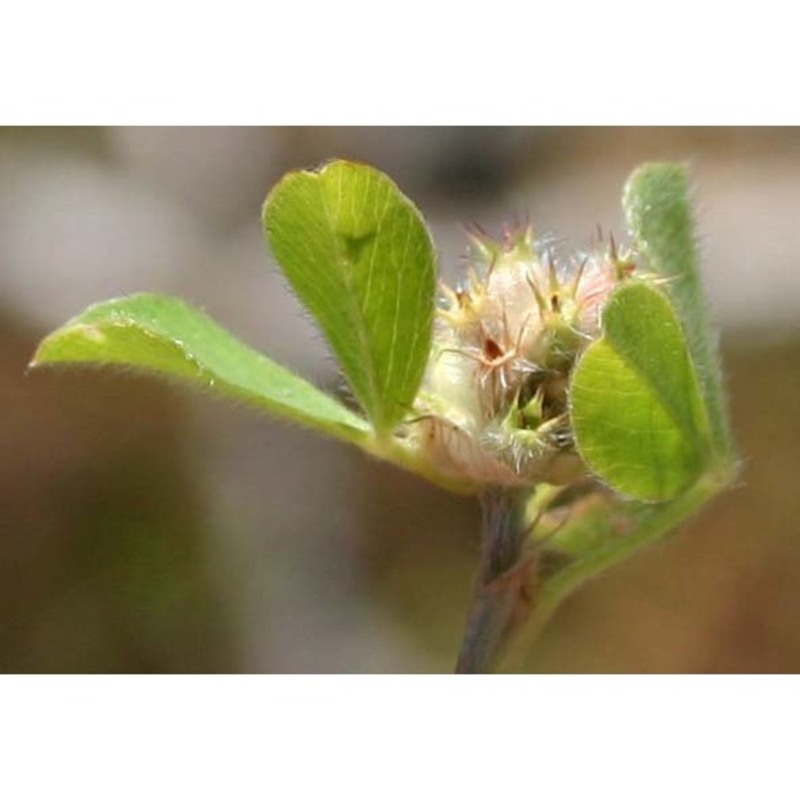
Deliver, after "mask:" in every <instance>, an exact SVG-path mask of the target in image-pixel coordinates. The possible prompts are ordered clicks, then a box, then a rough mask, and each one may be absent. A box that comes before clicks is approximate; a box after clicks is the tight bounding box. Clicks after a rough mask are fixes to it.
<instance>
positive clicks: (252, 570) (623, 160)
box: [0, 128, 800, 672]
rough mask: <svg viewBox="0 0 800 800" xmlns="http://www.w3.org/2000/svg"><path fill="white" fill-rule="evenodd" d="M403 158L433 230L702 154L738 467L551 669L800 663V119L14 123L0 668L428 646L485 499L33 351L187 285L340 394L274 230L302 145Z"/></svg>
mask: <svg viewBox="0 0 800 800" xmlns="http://www.w3.org/2000/svg"><path fill="white" fill-rule="evenodd" d="M332 157H345V158H355V159H358V160H362V161H366V162H369V163H371V164H374V165H375V166H377V167H379V168H380V169H382V170H384V171H385V172H387V173H388V174H389V175H390V176H391V177H393V178H394V180H396V181H397V183H398V184H399V185H400V187H401V189H402V190H403V191H404V192H406V193H407V194H408V195H409V196H410V197H411V198H412V199H413V200H414V201H415V202H416V203H417V205H418V206H419V207H420V208H421V209H422V211H423V213H424V215H425V216H426V218H427V219H428V221H429V222H430V224H431V227H432V229H433V233H434V237H435V239H436V242H437V245H438V248H439V251H440V254H441V269H442V272H443V274H444V276H445V277H446V278H448V279H451V280H452V279H454V278H456V277H457V276H458V274H459V271H460V270H461V269H462V259H461V256H462V254H463V253H464V250H465V244H466V240H465V237H464V235H463V233H462V228H461V223H466V222H479V223H481V224H482V225H483V226H484V227H485V228H487V229H488V230H490V231H494V232H498V231H499V228H500V226H501V224H502V223H503V222H504V221H506V220H510V219H512V218H513V217H514V215H515V214H520V213H523V214H524V213H525V212H530V214H531V217H532V219H533V221H534V223H535V225H536V226H537V230H538V231H539V232H540V233H551V232H552V233H557V234H559V235H561V236H563V237H565V238H566V239H567V240H568V241H569V242H571V243H572V244H574V245H575V246H581V245H585V244H587V243H588V242H589V241H590V239H591V236H592V234H593V232H594V231H595V230H596V227H597V225H598V224H600V225H602V227H603V229H604V230H611V231H614V232H616V234H617V238H618V239H623V238H624V235H623V234H624V228H623V223H622V215H621V211H620V204H619V198H620V191H621V188H622V185H623V183H624V181H625V179H626V177H627V175H628V173H629V172H630V171H631V170H632V169H633V168H634V167H635V166H636V165H637V164H639V163H640V162H642V161H644V160H654V159H679V160H686V161H688V162H689V163H690V165H691V168H692V174H693V179H694V181H695V184H696V200H697V208H698V219H699V231H700V237H701V241H700V243H701V248H702V253H703V268H704V277H705V280H706V286H707V292H708V295H709V298H710V303H711V307H712V312H713V316H714V319H715V320H716V322H717V324H718V326H719V328H720V332H721V346H722V351H723V359H724V362H725V367H726V372H727V379H728V385H729V390H730V400H731V409H732V415H733V420H734V428H735V431H736V435H737V438H738V443H739V447H740V450H741V453H742V456H743V471H742V480H741V485H740V486H739V487H738V488H737V489H736V490H734V491H731V492H729V493H728V494H726V495H725V496H723V497H721V498H719V499H718V500H717V501H716V502H715V503H714V504H713V505H712V506H711V507H710V508H708V509H706V510H705V511H704V512H703V513H702V514H701V515H699V516H698V517H697V518H696V519H695V520H693V521H692V522H691V523H690V524H688V525H687V526H685V528H684V529H683V530H682V531H681V532H680V533H679V534H677V535H674V536H672V537H671V538H670V539H668V540H667V541H666V542H664V543H662V544H661V545H658V546H656V547H654V548H652V549H650V550H649V551H647V552H645V553H642V554H639V555H637V556H636V557H634V558H633V559H632V560H630V561H628V562H627V563H626V564H623V565H621V566H619V567H617V568H615V569H614V570H612V571H610V572H608V573H607V574H605V575H604V576H602V577H601V578H600V579H598V580H596V581H595V582H593V583H591V584H590V585H588V586H586V587H585V588H584V589H582V590H581V591H579V592H578V593H576V594H575V595H574V596H573V597H572V598H571V599H570V600H569V601H568V602H567V603H566V604H565V605H564V606H563V607H562V609H561V610H560V611H559V613H558V614H557V616H556V618H555V619H554V620H553V622H552V623H551V625H550V627H549V629H548V631H547V633H546V634H545V636H544V638H543V639H542V640H541V642H540V643H539V644H538V645H537V646H536V648H535V649H534V650H533V651H532V653H531V658H530V662H529V665H528V666H529V669H530V670H531V671H540V672H797V671H800V603H799V602H798V599H797V596H798V588H799V587H800V490H798V488H797V487H796V486H795V484H794V481H795V480H796V479H797V477H798V475H800V421H798V409H799V408H800V130H798V129H769V128H759V129H749V128H733V129H731V128H725V129H714V128H688V129H680V128H667V129H664V128H622V129H615V128H576V129H572V128H570V129H558V128H542V129H538V128H503V129H491V128H430V129H429V128H389V129H382V128H358V129H347V128H330V129H328V128H302V129H295V128H277V129H264V128H119V129H102V128H91V129H80V128H69V129H58V128H42V129H13V128H6V129H0V444H2V451H3V458H2V461H0V670H2V671H3V672H439V671H450V670H451V669H452V666H453V662H454V658H455V654H456V650H457V647H458V643H459V639H460V635H461V627H462V624H463V621H464V614H465V609H466V603H467V600H468V597H469V594H470V589H471V583H472V579H473V571H474V569H475V565H476V559H477V554H478V522H479V518H478V509H477V504H476V503H475V502H474V501H471V500H469V499H464V498H458V497H451V496H449V495H447V494H445V493H444V492H442V491H440V490H437V489H435V488H433V487H431V486H428V485H427V484H425V483H424V482H422V481H421V480H419V479H416V478H414V477H412V476H410V475H406V474H404V473H402V472H400V471H398V470H396V469H394V468H391V467H388V466H384V465H382V464H379V463H376V462H373V461H370V460H367V459H366V458H365V457H364V456H362V455H361V454H360V453H358V452H356V451H355V450H352V451H351V450H349V449H348V448H347V447H345V446H344V445H341V444H338V443H335V442H328V441H326V440H323V439H320V438H318V437H317V436H315V435H313V434H311V433H308V432H306V431H303V430H300V429H295V428H291V427H289V426H286V425H282V424H280V423H276V422H274V421H272V420H270V419H268V418H264V417H261V416H259V415H257V414H256V413H254V412H253V411H251V410H248V409H245V408H237V407H232V406H230V405H227V404H225V403H224V402H222V401H219V400H216V399H214V398H211V397H206V396H198V395H195V394H192V393H190V392H185V391H182V390H181V389H180V388H176V387H174V386H168V385H165V384H162V383H161V382H159V381H157V380H153V379H149V378H146V377H142V376H134V375H129V374H120V373H111V372H105V371H101V370H91V371H41V372H36V373H26V365H27V363H28V361H29V360H30V357H31V355H32V353H33V351H34V349H35V346H36V343H37V341H38V340H39V339H40V338H41V337H42V336H43V335H44V334H45V333H47V332H48V331H49V330H51V329H53V328H54V327H57V326H59V325H60V324H62V323H63V322H64V321H66V320H67V319H68V318H69V317H71V316H73V315H75V314H77V313H78V312H80V311H82V310H83V309H84V308H85V307H86V306H87V305H89V304H90V303H93V302H96V301H98V300H103V299H107V298H109V297H113V296H117V295H121V294H125V293H129V292H134V291H154V292H163V293H170V294H178V295H181V296H183V297H185V298H187V299H188V300H190V301H191V302H193V303H194V304H196V305H198V306H201V307H203V308H204V309H205V310H206V311H207V312H208V313H209V314H211V315H212V316H213V317H214V318H216V319H217V320H218V321H219V322H221V323H222V324H224V325H225V326H227V327H228V328H230V329H231V330H232V331H233V332H234V333H236V334H237V335H238V336H239V338H241V339H243V340H244V341H246V342H247V343H249V344H251V345H253V346H256V347H259V348H261V349H263V350H265V351H266V352H268V353H269V354H270V355H271V356H273V357H274V358H275V359H276V360H278V361H280V362H282V363H283V364H286V365H288V366H291V367H292V368H294V369H295V370H296V371H298V372H300V373H301V374H303V375H304V376H306V377H307V378H309V379H311V380H312V381H313V382H315V383H316V384H317V385H320V386H322V387H325V388H327V389H329V390H331V391H336V390H337V388H338V387H339V386H340V379H339V376H338V374H337V370H336V366H335V364H334V362H333V360H332V358H331V357H330V355H329V353H328V350H327V349H326V346H325V343H324V342H323V341H322V340H321V338H320V337H319V335H318V334H317V333H316V332H315V330H314V328H313V326H312V325H311V323H310V320H309V319H308V317H307V315H306V314H305V313H304V312H303V311H302V309H301V308H300V306H299V304H298V303H297V301H296V300H295V299H294V297H293V296H292V295H291V294H290V293H289V292H288V291H287V288H286V286H285V284H284V282H283V280H282V278H281V276H280V274H279V273H278V271H277V269H276V267H275V264H274V262H273V261H272V259H271V257H270V255H269V253H268V251H267V248H266V245H265V243H264V240H263V236H262V232H261V228H260V221H259V217H260V207H261V203H262V202H263V199H264V197H265V196H266V193H267V191H268V190H269V188H270V187H271V186H272V185H273V184H274V183H275V182H276V181H277V180H278V179H279V178H280V177H281V175H282V174H283V173H284V172H285V171H286V170H288V169H293V168H298V167H304V166H315V165H316V164H318V163H319V162H320V161H323V160H326V159H329V158H332Z"/></svg>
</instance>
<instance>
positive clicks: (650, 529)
mask: <svg viewBox="0 0 800 800" xmlns="http://www.w3.org/2000/svg"><path fill="white" fill-rule="evenodd" d="M732 476H733V468H725V467H721V468H720V469H719V470H718V471H714V472H711V473H710V474H708V475H707V476H706V477H705V478H704V479H702V480H701V481H699V482H698V483H697V484H696V485H695V486H694V487H692V488H691V489H690V490H689V491H687V492H685V493H684V494H682V495H681V496H679V497H677V498H675V499H674V500H672V501H670V502H669V503H664V504H660V505H657V506H653V507H652V508H648V509H647V510H646V511H645V512H644V515H643V517H642V519H641V520H640V522H639V525H638V526H637V527H636V528H635V529H634V530H633V531H631V532H630V533H629V534H627V535H626V536H624V537H621V538H618V539H613V540H609V541H607V542H605V543H604V544H602V545H600V546H598V547H596V548H593V549H592V550H590V551H589V552H587V553H586V554H585V555H583V556H581V557H580V558H578V559H576V560H575V561H573V562H572V563H570V564H568V565H567V566H565V567H563V568H562V569H560V570H558V571H557V572H555V573H554V574H553V575H552V576H550V577H549V578H548V579H547V580H545V581H544V582H543V583H542V584H541V586H539V587H538V589H537V592H536V598H535V602H534V603H533V604H532V609H531V613H530V614H529V615H528V616H527V618H526V619H525V621H524V625H521V626H520V630H518V631H516V632H515V637H514V643H513V647H510V648H509V649H508V652H507V654H506V655H505V657H504V659H503V668H504V669H508V670H516V669H517V668H518V667H519V666H520V665H521V664H522V662H523V660H524V657H525V655H526V654H527V653H528V652H529V650H530V647H531V645H532V643H533V642H534V641H535V640H536V638H537V637H538V635H539V634H540V633H541V632H542V629H543V628H544V626H545V625H546V624H547V622H548V621H549V620H550V618H551V617H552V615H553V613H554V612H555V610H556V609H557V608H558V606H559V605H560V604H561V602H562V601H563V600H564V599H565V598H566V597H567V596H568V595H570V594H571V593H572V592H573V591H575V589H577V588H578V587H579V586H581V585H582V584H583V583H585V582H586V581H587V580H589V579H590V578H592V577H594V576H595V575H598V574H599V573H601V572H604V571H605V570H606V569H608V568H609V567H612V566H614V565H615V564H618V563H619V562H621V561H623V560H625V559H626V558H627V557H628V556H630V555H631V554H632V553H634V552H635V551H637V550H640V549H642V548H643V547H645V546H646V545H649V544H653V543H654V542H657V541H658V540H660V539H663V538H664V537H665V536H666V535H667V534H668V533H670V532H671V531H672V530H673V529H674V528H675V527H676V526H678V525H680V524H681V523H683V522H685V521H686V520H687V519H688V518H689V517H690V516H691V515H692V514H694V513H695V512H696V511H697V510H698V509H699V508H700V507H702V506H703V505H704V504H705V503H707V502H708V501H709V500H710V499H711V498H712V497H713V496H714V495H716V494H717V493H718V492H719V491H721V490H722V489H723V488H725V487H726V486H728V485H729V484H730V482H731V480H732Z"/></svg>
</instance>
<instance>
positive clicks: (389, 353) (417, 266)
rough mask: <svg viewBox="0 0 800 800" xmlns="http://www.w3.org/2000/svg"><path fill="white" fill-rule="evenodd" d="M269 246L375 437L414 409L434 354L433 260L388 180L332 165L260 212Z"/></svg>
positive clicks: (280, 191)
mask: <svg viewBox="0 0 800 800" xmlns="http://www.w3.org/2000/svg"><path fill="white" fill-rule="evenodd" d="M263 220H264V227H265V230H266V235H267V239H268V241H269V244H270V246H271V248H272V251H273V253H274V255H275V258H276V259H277V260H278V263H279V264H280V266H281V268H282V269H283V271H284V272H285V273H286V276H287V278H288V280H289V282H290V284H291V286H292V288H293V289H294V290H295V292H297V294H298V296H299V297H300V299H301V300H302V301H303V303H304V304H305V306H306V307H307V308H308V309H309V310H310V311H311V313H312V314H313V315H314V317H315V318H316V320H317V322H318V323H319V325H320V327H321V328H322V331H323V333H324V334H325V336H326V338H327V339H328V341H329V343H330V345H331V347H332V348H333V350H334V352H335V353H336V356H337V357H338V359H339V363H340V365H341V367H342V370H343V372H344V374H345V376H346V377H347V379H348V381H349V382H350V385H351V387H352V389H353V392H354V394H355V395H356V397H357V398H358V400H359V402H360V403H361V405H362V407H363V408H364V410H365V411H366V413H367V415H368V417H369V418H370V420H371V421H372V423H373V425H374V427H375V429H376V431H377V432H378V433H381V434H385V433H388V432H390V431H391V430H392V428H393V427H394V426H395V424H396V423H397V422H399V421H400V419H401V418H402V417H403V416H404V414H405V413H406V412H407V410H408V409H409V408H410V407H411V405H412V403H413V400H414V397H415V395H416V393H417V389H418V388H419V384H420V381H421V380H422V374H423V371H424V369H425V365H426V362H427V358H428V352H429V350H430V343H431V333H432V324H433V312H434V292H435V283H436V263H435V262H436V257H435V252H434V249H433V244H432V242H431V238H430V235H429V234H428V230H427V228H426V227H425V223H424V221H423V219H422V217H421V215H420V213H419V212H418V211H417V209H416V208H415V207H414V206H413V205H412V203H411V202H410V201H409V200H408V199H407V198H406V197H405V196H404V195H403V194H402V193H401V192H400V191H399V189H398V188H397V187H396V186H395V184H394V183H393V182H392V181H391V180H389V179H388V178H387V177H386V176H385V175H383V174H382V173H380V172H378V171H377V170H375V169H373V168H372V167H368V166H365V165H361V164H353V163H349V162H346V161H334V162H331V163H329V164H327V165H326V166H324V167H323V168H322V169H321V170H319V171H318V172H294V173H290V174H289V175H287V176H286V177H284V178H283V180H281V181H280V183H278V185H277V186H276V187H275V188H274V189H273V190H272V192H271V193H270V195H269V197H268V198H267V201H266V203H265V205H264V213H263Z"/></svg>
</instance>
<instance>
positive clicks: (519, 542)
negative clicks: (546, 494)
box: [456, 487, 533, 673]
mask: <svg viewBox="0 0 800 800" xmlns="http://www.w3.org/2000/svg"><path fill="white" fill-rule="evenodd" d="M529 495H530V490H529V489H524V490H521V489H507V488H498V487H493V488H490V489H487V490H486V491H484V492H483V494H482V495H481V498H480V500H481V508H482V511H483V525H482V532H481V536H482V541H481V562H480V573H479V577H478V581H477V584H476V586H475V592H474V595H473V600H472V605H471V607H470V610H469V613H468V616H467V624H466V629H465V631H464V639H463V642H462V645H461V653H460V654H459V657H458V663H457V664H456V672H457V673H476V672H489V671H490V670H491V669H492V667H493V665H494V664H495V662H496V661H497V659H498V658H499V656H500V653H501V650H502V648H503V646H504V645H505V643H506V641H507V639H508V637H509V634H510V633H511V631H512V630H513V629H514V628H515V627H517V626H518V624H519V622H520V621H521V619H522V618H524V617H525V616H526V615H527V611H528V605H529V603H528V591H527V590H528V583H529V573H530V572H531V570H532V568H533V564H532V563H529V562H526V561H525V559H524V558H523V547H524V544H525V540H526V538H527V533H528V531H527V525H526V522H525V502H526V500H527V498H528V496H529Z"/></svg>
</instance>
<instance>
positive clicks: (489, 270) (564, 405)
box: [409, 226, 634, 485]
mask: <svg viewBox="0 0 800 800" xmlns="http://www.w3.org/2000/svg"><path fill="white" fill-rule="evenodd" d="M468 233H469V236H470V239H471V242H472V250H473V255H474V264H473V266H472V267H470V269H469V270H468V272H467V276H466V280H465V281H464V282H463V283H462V284H461V285H459V286H456V287H455V288H451V287H449V286H446V285H442V287H441V297H440V308H439V309H438V314H437V319H436V323H435V329H434V341H433V346H432V350H431V355H430V359H429V362H428V367H427V370H426V373H425V378H424V380H423V385H422V389H421V391H420V393H419V396H418V398H417V401H416V406H415V412H416V417H415V418H414V420H413V421H412V422H411V425H410V430H409V435H410V436H412V437H414V438H415V439H416V441H417V444H418V446H419V447H420V449H421V450H423V451H425V452H426V454H427V456H428V458H429V460H430V461H431V462H432V464H434V465H435V468H436V469H437V470H438V471H439V472H441V473H442V474H444V475H445V476H448V477H451V478H456V479H465V480H467V481H470V482H473V483H478V484H497V485H514V484H518V485H525V484H531V483H536V482H540V481H547V482H550V483H563V482H567V481H569V480H571V479H572V478H574V477H576V476H577V475H579V474H581V472H582V469H583V468H582V466H581V462H580V460H579V459H578V458H577V456H576V455H575V453H574V447H573V441H572V434H571V427H570V420H569V410H568V402H567V400H568V398H567V389H568V381H569V373H570V370H571V368H572V366H573V364H574V363H575V360H576V359H577V357H578V356H579V354H580V353H581V351H582V350H583V349H584V348H585V347H586V345H588V344H589V343H590V342H591V341H593V340H594V339H595V338H597V337H598V336H599V335H600V325H601V315H602V310H603V307H604V304H605V302H606V300H607V298H608V296H609V295H610V293H611V291H612V290H613V289H614V288H615V286H616V285H617V284H618V283H619V282H620V281H621V280H624V279H626V278H627V277H628V276H629V275H631V274H632V273H633V271H634V262H633V260H632V259H631V257H630V255H629V254H627V253H622V254H621V253H620V252H619V251H618V250H617V247H616V245H615V243H614V241H613V239H611V240H610V242H608V243H603V242H602V241H601V242H600V243H599V244H598V246H597V247H596V248H594V249H593V250H591V251H590V252H587V253H581V254H579V255H576V256H573V257H570V258H568V259H559V258H557V257H556V256H555V254H554V253H553V251H552V249H549V248H547V247H546V246H545V245H544V244H542V243H541V242H537V241H536V240H535V239H534V235H533V230H532V228H531V227H530V226H523V227H518V228H515V229H509V230H507V231H506V233H505V235H504V237H503V239H502V240H501V241H495V240H493V239H491V238H490V237H489V236H488V235H487V234H486V233H485V232H484V231H482V230H481V229H480V228H477V227H473V228H470V229H469V230H468Z"/></svg>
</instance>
